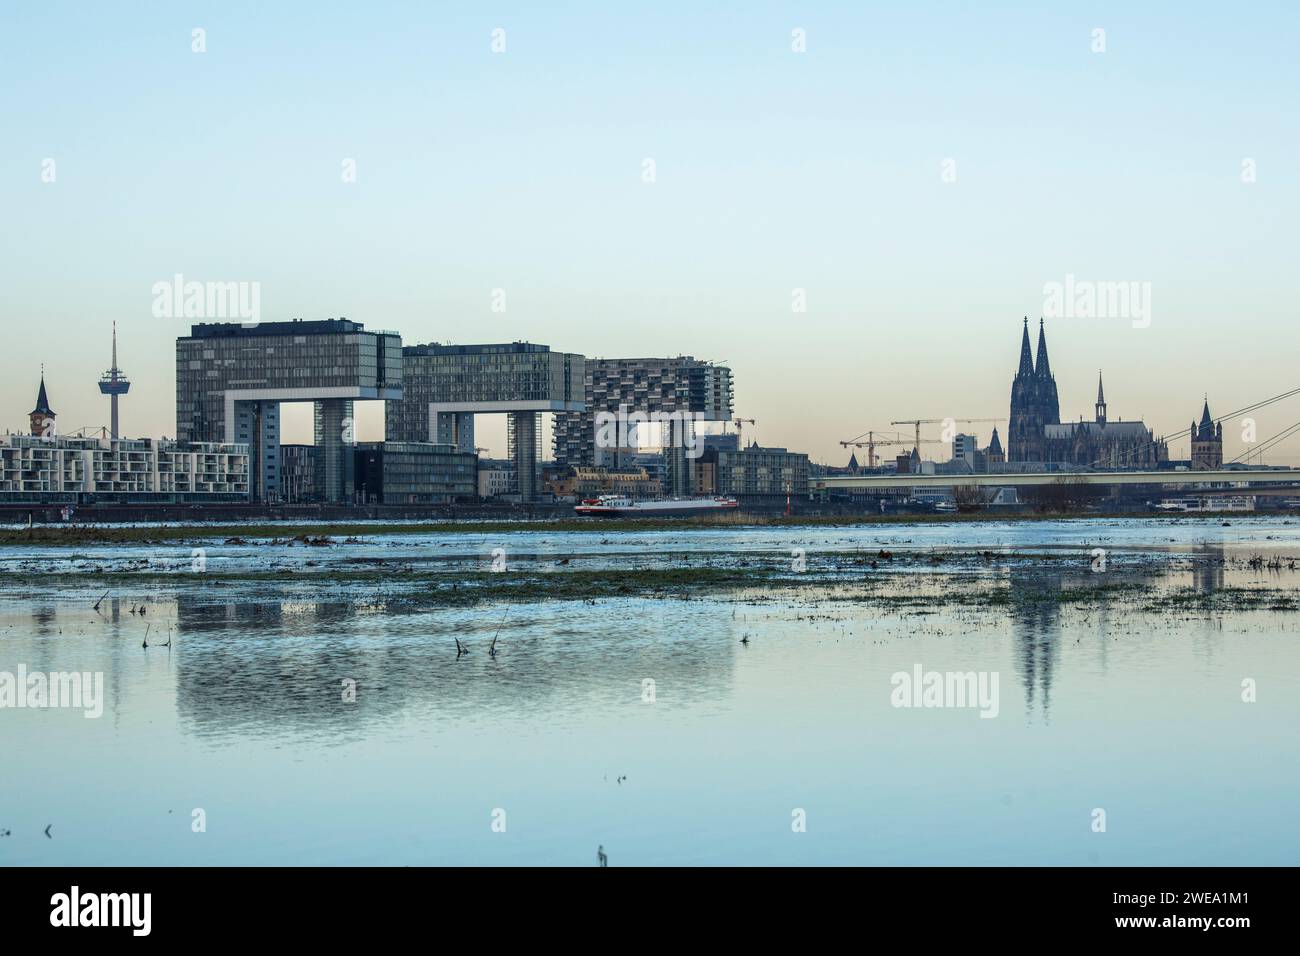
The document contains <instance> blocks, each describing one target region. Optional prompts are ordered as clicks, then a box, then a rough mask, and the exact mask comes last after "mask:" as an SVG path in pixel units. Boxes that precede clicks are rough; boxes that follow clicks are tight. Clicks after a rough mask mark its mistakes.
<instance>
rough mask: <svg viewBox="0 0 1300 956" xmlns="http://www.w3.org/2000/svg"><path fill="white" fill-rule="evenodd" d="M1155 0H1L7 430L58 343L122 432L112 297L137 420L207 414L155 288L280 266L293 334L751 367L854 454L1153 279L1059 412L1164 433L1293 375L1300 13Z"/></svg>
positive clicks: (965, 406)
mask: <svg viewBox="0 0 1300 956" xmlns="http://www.w3.org/2000/svg"><path fill="white" fill-rule="evenodd" d="M542 6H547V7H549V9H548V10H545V11H544V10H542V9H539V8H540V7H542ZM1132 6H1133V5H1132V4H1124V3H1096V4H1072V5H1066V4H996V5H989V4H958V3H916V4H907V5H901V4H900V5H898V7H897V8H892V9H890V8H885V7H883V6H878V5H874V6H864V5H862V4H851V3H823V4H777V3H766V4H765V3H729V4H711V5H707V7H703V6H701V5H698V4H692V3H662V4H657V5H653V6H650V7H646V6H642V5H612V4H598V3H570V4H547V5H542V4H522V3H521V4H499V5H495V6H493V7H491V8H482V9H479V8H478V7H477V6H476V5H471V4H455V5H450V4H429V3H409V4H406V3H401V4H399V3H392V4H383V3H372V4H340V5H329V4H274V5H272V4H264V3H251V2H246V3H220V4H216V3H212V4H187V5H179V4H165V3H135V4H130V5H120V7H121V8H120V9H116V10H113V9H108V8H106V7H101V6H98V5H91V4H88V3H87V4H71V3H49V4H42V5H40V6H37V5H24V6H21V7H17V8H15V5H14V4H8V5H6V6H5V8H4V9H3V12H2V13H0V79H2V80H3V82H0V202H2V203H3V209H4V217H5V227H6V228H5V235H6V238H7V241H6V244H5V254H4V256H3V257H2V258H0V285H2V286H3V289H4V294H3V296H2V297H0V308H2V309H3V318H4V320H5V323H6V327H7V328H8V329H9V330H10V341H9V347H8V348H6V349H4V350H3V351H2V352H0V409H3V414H0V424H2V425H4V426H8V427H10V428H20V427H23V426H24V424H25V415H26V412H27V411H28V410H29V409H30V408H31V404H32V399H33V396H34V392H35V386H36V377H37V369H38V366H39V364H40V363H41V362H42V361H43V362H45V364H46V366H47V369H48V373H47V381H48V385H49V389H50V400H51V404H52V405H53V406H54V408H55V410H56V411H57V412H58V413H59V423H60V428H61V430H63V431H67V430H70V429H73V428H76V427H78V426H80V425H83V424H99V423H102V422H106V421H107V417H108V410H107V401H106V400H104V399H102V398H101V397H100V396H99V394H98V391H97V390H96V388H95V384H94V383H95V379H96V378H97V376H98V374H99V373H100V372H101V371H102V369H103V368H104V367H105V366H106V365H107V360H108V334H109V332H108V330H109V323H110V321H111V320H113V319H116V320H117V322H118V325H119V330H120V332H119V334H120V340H121V349H122V365H123V367H124V368H125V369H126V371H127V372H128V373H129V374H130V375H131V376H132V378H133V380H134V383H135V384H134V385H133V388H132V392H131V394H130V395H129V396H128V397H127V398H126V399H125V400H124V404H123V423H124V431H125V432H127V433H128V434H131V435H136V434H142V435H161V434H167V435H170V434H172V432H173V430H174V405H173V402H174V398H173V357H172V356H173V347H172V341H173V339H174V338H175V336H176V335H177V334H183V332H184V331H185V329H186V328H187V327H188V326H187V324H186V323H185V322H183V321H181V320H160V319H155V318H153V317H152V315H151V314H150V304H151V295H150V287H151V286H152V284H153V283H154V282H156V281H159V280H163V279H168V278H170V277H171V276H172V275H173V274H174V273H177V272H180V273H183V274H184V275H185V276H186V277H187V278H191V279H201V280H245V281H258V282H260V283H261V285H262V310H263V319H264V320H273V319H283V318H290V317H293V316H303V317H309V318H314V317H325V316H337V315H347V316H348V317H350V318H353V319H357V320H360V321H362V322H364V323H366V325H367V326H368V327H370V328H391V329H395V330H397V331H399V332H400V333H401V334H402V335H403V338H404V339H405V340H406V341H407V342H423V341H429V340H440V341H459V342H470V341H494V342H495V341H510V340H514V339H527V340H530V341H535V342H545V343H548V344H550V345H552V346H553V347H556V348H561V349H566V350H571V351H577V352H583V353H585V354H587V355H592V356H619V355H647V354H683V353H685V354H693V355H696V356H700V357H706V358H713V359H722V360H726V361H727V362H728V363H729V364H730V365H731V366H732V368H733V371H734V374H735V378H736V402H737V404H736V411H737V414H739V415H741V416H744V417H746V418H755V419H757V420H758V425H757V428H756V429H755V430H754V432H753V434H754V435H755V437H757V438H759V439H760V440H761V441H762V442H763V443H765V444H783V445H787V446H789V447H792V448H797V449H799V450H805V451H809V452H811V453H812V454H813V455H814V456H815V457H818V458H822V459H827V458H828V459H831V460H835V461H839V460H841V459H842V458H843V457H845V455H844V453H843V452H842V451H841V449H840V448H839V446H838V445H837V444H836V441H837V440H838V439H842V438H848V437H851V436H854V435H856V434H858V433H859V432H862V431H865V430H866V429H868V428H872V427H874V428H876V429H878V430H880V429H888V428H889V427H890V426H889V422H890V421H891V420H893V419H898V418H906V417H927V418H929V417H943V416H947V415H952V416H978V417H983V416H1005V415H1006V414H1007V404H1008V397H1009V384H1010V378H1011V376H1012V374H1013V373H1014V371H1015V365H1016V357H1017V346H1018V339H1019V334H1020V317H1021V316H1022V315H1025V314H1029V315H1031V316H1034V317H1036V316H1037V315H1038V314H1039V312H1040V311H1041V308H1042V299H1043V296H1042V286H1043V283H1045V282H1049V281H1059V280H1062V279H1063V278H1064V277H1065V275H1066V274H1067V273H1072V274H1074V275H1076V276H1078V277H1080V278H1083V279H1096V280H1140V281H1149V282H1151V283H1152V297H1153V300H1152V322H1151V327H1150V328H1147V329H1135V328H1132V326H1131V323H1129V322H1128V321H1126V320H1122V319H1105V320H1102V319H1092V320H1088V319H1058V320H1056V321H1054V322H1049V337H1050V344H1051V348H1052V364H1053V369H1054V371H1055V373H1056V376H1057V381H1058V385H1059V387H1060V391H1061V403H1062V416H1063V417H1065V418H1077V417H1078V415H1079V414H1087V415H1088V416H1089V417H1090V416H1091V412H1092V407H1091V406H1092V400H1093V396H1094V394H1095V388H1096V372H1097V368H1098V367H1104V368H1105V370H1106V383H1107V397H1108V399H1109V400H1110V413H1111V416H1112V418H1114V417H1119V416H1123V417H1125V418H1132V417H1137V416H1143V417H1145V419H1146V420H1147V422H1148V423H1149V424H1151V425H1153V426H1154V427H1156V429H1157V431H1161V432H1170V433H1172V432H1175V431H1177V430H1179V429H1181V428H1185V427H1186V426H1187V424H1188V422H1189V421H1190V419H1191V418H1192V417H1193V416H1194V415H1196V414H1197V413H1198V412H1199V410H1200V403H1201V397H1202V394H1203V393H1204V392H1206V391H1209V393H1210V399H1211V406H1212V408H1213V409H1215V410H1216V411H1225V412H1226V411H1229V410H1231V409H1233V408H1236V407H1240V406H1244V405H1246V404H1248V403H1249V402H1251V401H1254V400H1256V399H1259V398H1262V397H1265V396H1267V395H1271V394H1273V393H1276V392H1280V391H1283V390H1284V389H1286V388H1289V387H1293V386H1295V385H1300V372H1297V370H1296V363H1295V354H1296V348H1295V345H1296V332H1295V320H1296V318H1297V311H1298V309H1297V305H1296V295H1295V291H1294V286H1295V281H1296V280H1295V274H1296V266H1295V261H1294V260H1295V252H1296V241H1295V231H1296V225H1295V224H1296V213H1297V208H1298V207H1300V202H1298V199H1300V150H1298V149H1297V147H1298V146H1300V133H1298V130H1297V123H1298V118H1297V117H1298V111H1297V107H1296V103H1297V101H1298V94H1300V82H1298V80H1300V67H1297V60H1298V59H1300V58H1297V56H1296V41H1297V36H1298V35H1300V30H1298V29H1297V27H1298V26H1300V14H1298V13H1297V12H1296V8H1295V6H1294V4H1288V3H1282V2H1277V3H1262V4H1255V5H1251V6H1244V7H1243V6H1235V7H1233V6H1227V5H1210V4H1194V3H1193V4H1188V3H1167V4H1144V5H1143V7H1142V9H1141V10H1134V9H1131V7H1132ZM195 27H203V28H204V29H205V30H206V31H207V37H206V40H207V52H206V53H203V54H195V53H193V52H191V30H192V29H193V28H195ZM498 27H500V28H503V29H504V30H505V31H506V52H505V53H501V54H494V53H492V52H491V49H490V43H491V32H492V30H493V29H494V28H498ZM1097 27H1101V28H1103V29H1105V31H1106V46H1107V49H1106V52H1105V53H1100V54H1098V53H1093V52H1092V51H1091V49H1090V45H1091V43H1092V37H1091V31H1092V30H1093V29H1094V28H1097ZM795 28H802V29H804V30H806V32H807V52H806V53H802V54H796V53H794V52H792V51H791V48H790V46H791V31H792V30H793V29H795ZM46 158H52V159H54V160H55V163H56V177H57V178H56V180H55V182H53V183H43V182H42V181H41V169H42V161H43V160H44V159H46ZM345 158H353V159H355V160H356V163H357V182H356V183H353V184H347V183H343V182H342V181H341V175H340V171H341V163H342V161H343V160H344V159H345ZM646 158H652V159H654V161H655V163H656V167H657V181H656V182H655V183H654V184H653V185H649V184H646V183H644V182H643V181H642V178H641V173H642V161H643V160H644V159H646ZM948 158H952V159H954V160H955V161H956V171H957V180H956V182H953V183H945V182H943V181H942V179H941V176H940V172H941V164H942V163H943V161H944V160H945V159H948ZM1246 158H1249V159H1253V160H1254V161H1255V162H1256V164H1257V170H1258V181H1257V182H1255V183H1253V184H1243V183H1242V181H1241V165H1242V161H1243V159H1246ZM494 288H504V289H505V290H506V302H507V311H506V312H505V313H504V314H498V313H493V312H492V311H491V310H490V307H489V306H490V295H491V290H492V289H494ZM794 288H802V289H805V290H806V295H807V301H808V311H807V313H805V314H795V313H792V312H791V290H792V289H794ZM288 420H289V423H290V431H291V434H290V437H294V435H293V431H294V430H295V429H296V430H298V437H301V435H302V434H304V433H305V431H306V425H307V422H308V418H307V416H306V414H305V409H304V410H301V411H299V412H296V413H294V414H291V415H290V416H289V419H288ZM1296 420H1300V402H1297V401H1294V400H1293V402H1292V403H1290V404H1289V405H1288V406H1287V407H1285V408H1282V409H1278V410H1274V411H1272V412H1269V413H1264V414H1261V415H1260V416H1259V423H1260V424H1259V429H1260V437H1267V436H1268V435H1269V434H1272V433H1273V432H1275V431H1278V430H1280V429H1281V428H1282V427H1284V426H1285V425H1287V424H1290V423H1291V422H1294V421H1296ZM379 421H381V415H380V413H379V409H378V407H377V406H376V407H373V408H370V409H368V410H367V411H366V412H364V413H363V417H362V422H363V426H362V431H361V437H362V438H372V437H379V435H378V431H377V430H376V425H377V423H378V422H379ZM987 427H988V426H981V427H980V429H979V434H980V435H981V438H984V439H986V438H987ZM1225 432H1227V433H1228V436H1229V439H1230V440H1229V455H1230V456H1231V455H1232V454H1235V453H1236V452H1237V451H1238V450H1240V446H1239V443H1238V442H1237V441H1236V432H1237V429H1234V428H1225ZM485 434H486V435H487V436H488V437H489V440H488V442H487V443H488V444H489V445H492V444H494V443H495V444H499V443H500V442H499V436H498V437H497V438H494V437H493V436H494V435H496V434H497V430H496V429H494V428H493V427H491V426H489V427H487V428H486V429H485ZM1296 441H1297V443H1300V439H1297V440H1296ZM1297 443H1293V444H1292V445H1291V447H1290V448H1288V449H1287V450H1286V453H1285V456H1275V457H1274V458H1273V459H1271V460H1283V457H1287V458H1289V461H1290V462H1291V463H1300V444H1297ZM932 447H933V446H932ZM496 450H499V449H496ZM1173 452H1174V454H1175V455H1178V454H1185V453H1186V446H1185V443H1184V444H1183V445H1182V447H1181V449H1180V447H1179V446H1178V445H1175V447H1174V448H1173Z"/></svg>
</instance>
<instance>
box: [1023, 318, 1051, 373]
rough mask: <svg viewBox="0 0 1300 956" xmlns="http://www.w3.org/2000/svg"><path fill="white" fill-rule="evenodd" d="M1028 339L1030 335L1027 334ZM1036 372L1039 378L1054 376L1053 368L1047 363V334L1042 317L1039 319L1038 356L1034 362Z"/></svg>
mask: <svg viewBox="0 0 1300 956" xmlns="http://www.w3.org/2000/svg"><path fill="white" fill-rule="evenodd" d="M1027 330H1028V328H1027V327H1026V331H1027ZM1026 340H1028V335H1026ZM1034 374H1035V375H1037V376H1038V377H1039V378H1051V377H1052V368H1051V366H1050V365H1048V364H1047V335H1046V333H1044V332H1043V320H1042V319H1039V320H1038V358H1037V360H1035V362H1034Z"/></svg>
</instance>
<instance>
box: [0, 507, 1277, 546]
mask: <svg viewBox="0 0 1300 956" xmlns="http://www.w3.org/2000/svg"><path fill="white" fill-rule="evenodd" d="M1256 515H1258V516H1260V517H1265V516H1266V517H1269V518H1281V519H1282V520H1283V522H1284V523H1287V522H1289V521H1291V520H1295V521H1297V522H1300V512H1268V513H1260V512H1251V513H1242V512H1200V513H1197V514H1196V515H1194V516H1193V515H1188V514H1185V513H1166V512H1155V513H1151V514H1143V515H1141V516H1138V517H1141V518H1142V519H1149V520H1153V521H1160V522H1171V523H1178V522H1186V521H1207V520H1214V521H1218V522H1228V523H1231V522H1233V521H1241V520H1249V519H1250V518H1252V517H1254V516H1256ZM1134 517H1135V516H1134V515H1132V514H1124V513H1117V514H1112V513H1103V512H1078V513H1053V512H1038V513H1029V514H1005V513H1001V512H991V511H976V512H971V513H968V514H943V515H938V514H936V515H909V514H898V515H877V514H870V515H791V516H788V517H787V516H785V515H770V516H769V515H744V514H742V515H735V514H732V515H712V516H708V517H697V518H629V519H621V518H613V519H610V518H572V517H568V518H552V519H545V518H538V519H511V520H493V519H487V520H472V519H466V520H458V521H451V520H449V521H366V520H358V521H322V522H299V521H262V522H250V523H230V524H215V523H200V524H190V523H179V522H178V523H174V524H132V525H102V524H66V525H61V524H49V525H33V526H32V527H30V528H28V527H12V526H11V527H0V546H4V545H32V544H36V545H54V546H59V545H77V544H127V543H141V544H149V543H163V542H182V541H200V540H207V541H211V540H214V539H220V540H225V539H240V538H242V539H256V540H271V541H276V540H279V541H285V542H288V541H293V540H298V541H302V540H303V539H330V540H331V541H332V540H333V539H336V538H348V537H356V536H359V535H377V534H384V535H401V536H421V535H430V534H509V533H512V532H522V531H548V532H562V533H570V532H575V533H589V534H601V535H606V534H610V533H618V532H644V531H693V530H717V529H720V528H722V529H737V528H802V527H807V528H839V527H843V528H856V527H871V526H877V525H879V526H882V527H892V526H898V525H912V524H915V525H944V524H967V523H981V522H992V523H1020V522H1024V523H1033V522H1051V521H1062V520H1072V519H1082V520H1087V521H1097V522H1107V521H1115V520H1121V519H1133V518H1134Z"/></svg>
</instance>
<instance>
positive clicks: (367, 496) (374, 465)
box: [355, 441, 478, 505]
mask: <svg viewBox="0 0 1300 956" xmlns="http://www.w3.org/2000/svg"><path fill="white" fill-rule="evenodd" d="M355 455H356V497H357V500H358V501H359V502H360V503H362V504H382V505H414V504H448V503H451V502H453V501H455V500H456V499H458V498H473V497H474V496H475V494H477V492H478V482H477V477H478V455H477V454H476V453H475V452H474V451H473V450H470V451H461V450H460V449H458V448H456V446H455V445H437V444H432V443H430V442H395V441H385V442H365V443H362V444H359V445H357V447H356V451H355Z"/></svg>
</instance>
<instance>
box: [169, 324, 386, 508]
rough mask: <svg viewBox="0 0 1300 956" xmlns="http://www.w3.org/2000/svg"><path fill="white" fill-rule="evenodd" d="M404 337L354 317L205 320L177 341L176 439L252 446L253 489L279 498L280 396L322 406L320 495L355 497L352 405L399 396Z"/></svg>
mask: <svg viewBox="0 0 1300 956" xmlns="http://www.w3.org/2000/svg"><path fill="white" fill-rule="evenodd" d="M401 397H402V342H401V338H400V337H399V336H398V335H396V334H395V333H392V332H367V331H365V327H364V326H362V325H361V323H359V322H351V321H349V320H347V319H322V320H318V321H301V320H297V321H293V322H266V323H262V324H260V325H256V326H253V327H245V326H244V325H241V324H239V323H202V324H199V325H195V326H193V327H192V328H191V330H190V334H189V335H188V336H183V337H181V338H178V339H177V340H176V437H177V438H178V439H179V440H181V441H199V442H242V443H247V444H248V445H249V448H250V456H251V461H250V486H251V497H252V498H253V500H255V501H276V500H278V499H279V497H280V487H281V482H280V468H281V461H280V454H279V447H280V425H279V422H280V403H281V402H312V403H314V405H315V406H316V409H315V417H316V422H317V432H316V443H317V447H318V448H319V449H320V467H319V468H318V469H317V473H318V477H319V480H320V481H321V487H320V493H321V495H322V500H325V501H348V500H351V497H352V488H351V478H350V476H351V470H352V456H351V453H350V449H349V448H347V446H349V445H351V444H352V443H353V437H352V403H353V402H354V401H360V400H387V401H395V400H400V399H401Z"/></svg>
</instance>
